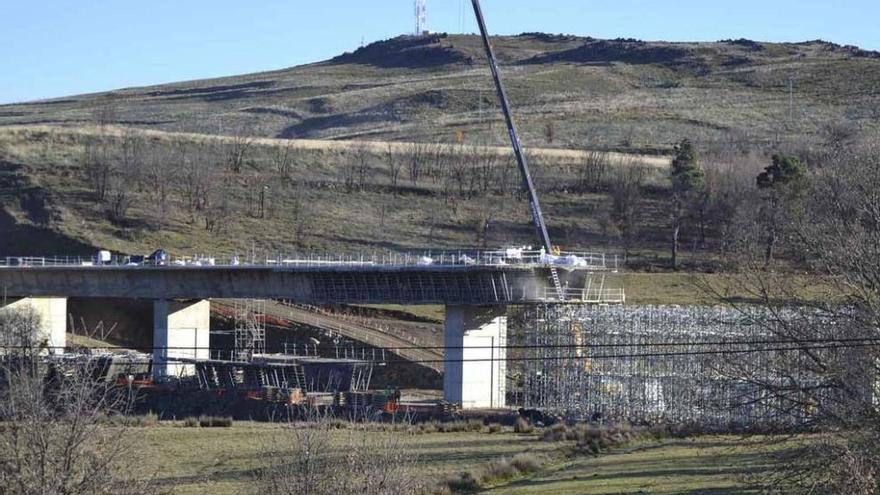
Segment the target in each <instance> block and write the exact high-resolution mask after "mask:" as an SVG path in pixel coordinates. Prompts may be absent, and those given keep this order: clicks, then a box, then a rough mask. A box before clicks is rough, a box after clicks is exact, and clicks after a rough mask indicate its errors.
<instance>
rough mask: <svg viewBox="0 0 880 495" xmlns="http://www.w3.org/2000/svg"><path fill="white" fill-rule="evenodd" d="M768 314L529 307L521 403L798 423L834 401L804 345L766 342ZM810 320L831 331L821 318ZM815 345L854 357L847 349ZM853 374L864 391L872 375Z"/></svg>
mask: <svg viewBox="0 0 880 495" xmlns="http://www.w3.org/2000/svg"><path fill="white" fill-rule="evenodd" d="M767 321H768V319H767V318H762V317H760V315H758V314H757V313H748V312H743V311H741V310H734V309H727V308H717V307H716V308H713V307H632V306H585V305H566V304H548V305H541V306H536V307H533V308H530V309H528V310H527V311H526V314H525V315H524V318H523V319H522V322H523V323H522V325H523V326H524V328H522V329H521V331H520V332H519V338H520V340H521V342H519V343H520V344H522V346H521V356H520V358H521V360H520V363H521V366H520V368H521V369H520V376H521V381H522V383H521V385H522V404H523V407H525V408H529V409H540V410H544V411H548V412H553V413H557V414H560V415H563V416H565V417H567V418H570V419H578V420H592V421H600V420H602V421H627V422H630V423H634V424H644V423H648V424H656V423H673V424H685V423H689V424H698V425H701V426H704V427H709V428H718V429H731V428H747V427H752V426H757V425H789V426H791V425H802V424H805V423H807V422H809V420H810V416H811V415H812V414H813V412H814V411H815V409H816V408H817V407H820V406H821V407H828V404H833V403H835V402H837V401H835V400H834V397H829V396H828V395H827V394H829V393H833V392H828V390H829V389H830V387H826V386H824V385H825V382H824V381H823V380H827V379H828V378H827V377H824V376H821V374H818V373H815V371H813V369H811V366H810V362H809V356H808V353H806V352H801V351H799V350H797V349H794V350H792V349H791V347H788V348H784V350H783V349H780V346H779V345H778V344H774V343H773V340H772V335H773V334H774V332H773V330H772V328H768V326H767ZM815 327H816V328H826V329H829V330H828V331H829V332H831V331H833V328H832V327H833V324H831V325H830V326H829V323H828V322H820V324H819V325H815ZM815 352H821V353H822V354H823V355H824V357H825V358H826V359H841V360H843V359H847V360H853V362H854V363H858V359H859V352H857V351H853V350H852V349H840V348H834V349H823V350H820V351H815ZM866 359H867V358H866ZM813 368H814V367H813ZM857 368H860V366H858V364H855V365H854V366H853V369H857ZM867 368H870V366H868V367H867ZM791 373H794V374H795V376H792V375H791ZM855 380H856V381H857V382H858V381H859V380H861V382H860V383H861V384H860V385H859V384H858V383H857V386H856V388H858V387H861V389H863V390H864V393H867V394H870V393H871V389H872V383H873V381H872V380H868V379H866V378H865V377H864V376H862V377H861V378H855ZM791 383H798V384H800V386H799V387H793V386H792V385H791ZM804 384H807V385H808V386H807V387H804V386H803V385H804ZM806 390H809V392H807V391H806ZM826 402H827V404H825V403H826Z"/></svg>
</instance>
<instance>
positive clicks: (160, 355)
mask: <svg viewBox="0 0 880 495" xmlns="http://www.w3.org/2000/svg"><path fill="white" fill-rule="evenodd" d="M210 328H211V301H209V300H207V299H203V300H197V301H169V300H167V299H157V300H155V301H153V378H157V379H161V378H164V377H169V376H191V375H193V374H195V366H193V365H191V364H181V363H178V362H175V361H174V358H189V359H209V358H210V356H211V353H210V349H209V345H210Z"/></svg>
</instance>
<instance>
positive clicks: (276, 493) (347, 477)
mask: <svg viewBox="0 0 880 495" xmlns="http://www.w3.org/2000/svg"><path fill="white" fill-rule="evenodd" d="M334 439H335V440H336V441H334ZM410 442H412V440H411V439H409V438H407V434H406V433H405V432H399V431H371V428H370V426H369V424H367V423H361V424H358V423H352V424H351V426H350V427H349V428H348V429H347V430H339V429H338V428H336V427H334V426H333V422H332V421H331V420H330V418H318V419H317V420H313V421H311V422H309V423H305V424H288V425H285V426H284V427H282V428H281V429H279V432H278V435H275V436H273V438H272V439H271V440H270V444H269V445H268V446H267V451H270V452H273V455H271V456H266V457H265V461H266V465H265V466H264V467H263V468H262V469H260V470H259V471H258V473H257V484H258V486H259V492H260V493H262V494H265V495H298V494H300V493H309V494H313V495H397V494H400V493H422V492H423V491H424V490H425V489H426V488H427V483H426V481H425V479H424V476H421V475H420V474H419V473H418V472H417V471H416V468H417V467H418V465H419V462H420V460H419V457H418V455H417V454H416V453H415V452H414V451H413V449H412V448H411V447H410ZM340 447H341V448H340Z"/></svg>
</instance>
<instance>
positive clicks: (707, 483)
mask: <svg viewBox="0 0 880 495" xmlns="http://www.w3.org/2000/svg"><path fill="white" fill-rule="evenodd" d="M279 428H280V427H279V426H277V425H266V424H259V423H236V424H235V425H234V426H233V427H231V428H183V427H179V426H157V427H148V428H141V429H140V431H139V432H138V434H139V435H140V436H141V438H142V446H141V448H142V452H143V457H142V458H143V464H142V469H141V471H142V472H143V473H144V474H145V475H148V474H152V473H155V474H156V476H157V477H158V478H159V479H160V480H161V482H162V483H164V484H166V486H168V487H169V488H170V489H171V490H172V493H174V494H178V495H189V494H203V493H211V494H239V493H253V490H252V487H251V486H250V485H251V482H252V473H253V470H254V469H256V468H258V467H259V466H261V463H262V462H263V461H264V459H265V458H266V456H267V455H272V453H271V452H269V451H268V445H271V442H269V440H270V438H272V437H273V436H275V435H277V434H278V433H279ZM329 434H331V435H334V442H336V441H338V442H339V445H340V448H342V441H343V437H344V435H345V432H343V431H331V432H330V433H329ZM406 441H407V442H409V443H410V446H411V448H412V449H413V451H414V453H415V454H417V455H418V456H419V458H420V461H421V462H420V465H421V468H420V469H421V473H420V474H421V475H422V476H426V477H429V478H431V479H441V478H444V477H448V476H450V475H455V474H457V473H460V472H463V471H473V470H479V469H481V468H482V467H483V466H485V465H486V464H488V463H490V462H492V461H496V460H499V459H501V458H510V457H513V456H514V455H516V454H520V453H523V452H527V453H529V454H531V455H534V456H543V457H545V458H547V459H551V461H550V463H549V464H546V465H545V466H544V467H543V468H542V469H541V470H540V471H539V472H538V473H536V474H535V475H533V476H529V477H527V478H523V479H518V480H514V481H512V482H510V483H507V484H504V485H499V486H496V487H493V488H492V489H490V490H488V493H495V494H501V493H515V494H535V493H563V494H565V493H571V494H574V493H578V494H616V493H752V492H751V491H749V487H748V486H747V485H746V483H745V481H744V475H747V474H753V473H759V472H760V471H761V470H762V469H766V468H767V467H768V466H769V465H770V462H771V461H770V460H769V459H768V457H767V454H768V453H769V452H771V451H772V450H775V449H780V448H785V444H780V445H777V446H774V447H768V446H767V445H766V444H762V443H758V442H754V441H747V440H742V439H739V438H736V437H727V436H719V437H703V438H699V439H696V440H686V441H678V440H676V441H671V440H670V441H662V442H647V443H637V444H635V445H633V446H632V447H629V448H626V449H618V450H614V451H612V452H610V453H608V454H603V455H600V456H598V457H592V456H577V457H569V458H566V457H565V456H564V455H563V452H564V451H565V447H566V446H567V444H566V443H559V442H542V441H540V440H538V438H537V436H536V435H527V434H524V435H520V434H515V433H511V432H502V433H494V434H490V433H479V432H467V433H429V434H422V435H415V436H408V437H406Z"/></svg>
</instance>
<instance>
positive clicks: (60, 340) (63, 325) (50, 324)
mask: <svg viewBox="0 0 880 495" xmlns="http://www.w3.org/2000/svg"><path fill="white" fill-rule="evenodd" d="M0 307H2V308H9V309H25V308H30V309H32V310H33V311H35V312H36V314H37V315H38V316H39V318H40V331H39V332H40V334H39V335H38V336H37V341H39V342H41V343H42V342H45V343H46V345H48V346H49V352H51V353H53V354H61V353H63V352H64V347H65V346H66V345H67V298H66V297H23V298H12V299H7V300H5V301H3V302H0Z"/></svg>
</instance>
